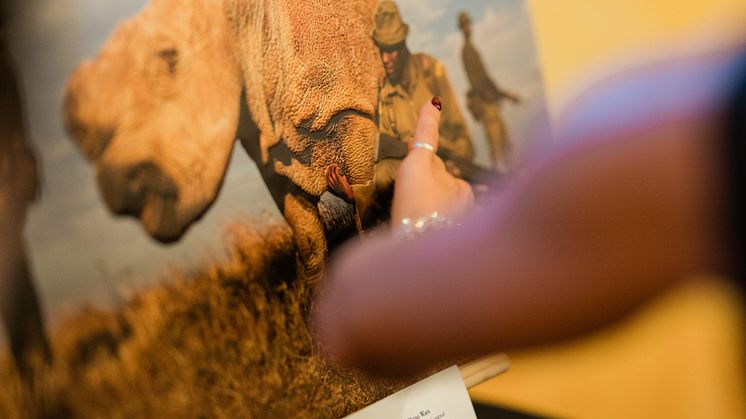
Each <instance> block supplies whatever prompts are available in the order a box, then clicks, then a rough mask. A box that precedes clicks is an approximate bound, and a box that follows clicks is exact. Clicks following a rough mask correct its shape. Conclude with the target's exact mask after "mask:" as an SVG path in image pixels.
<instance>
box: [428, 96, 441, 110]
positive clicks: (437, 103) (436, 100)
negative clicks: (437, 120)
mask: <svg viewBox="0 0 746 419" xmlns="http://www.w3.org/2000/svg"><path fill="white" fill-rule="evenodd" d="M430 103H432V104H433V106H435V109H437V110H439V111H442V110H443V100H442V99H441V98H440V96H435V97H433V100H431V101H430Z"/></svg>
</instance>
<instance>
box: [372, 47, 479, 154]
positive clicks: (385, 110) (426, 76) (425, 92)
mask: <svg viewBox="0 0 746 419" xmlns="http://www.w3.org/2000/svg"><path fill="white" fill-rule="evenodd" d="M404 71H405V72H409V77H410V78H409V80H410V85H409V89H405V88H404V86H402V85H401V84H397V85H392V84H391V83H390V82H389V80H388V79H387V78H386V79H384V81H383V86H382V87H381V96H380V105H379V108H378V112H379V118H380V119H379V129H380V132H381V134H382V135H387V136H389V137H393V138H398V139H399V140H401V141H404V142H407V141H409V139H410V138H412V136H413V135H414V132H415V127H416V124H417V116H418V113H419V110H420V108H421V107H422V105H423V104H425V103H426V102H429V101H430V100H431V99H432V98H433V96H440V97H441V98H442V99H443V114H442V116H441V120H440V129H439V131H440V148H441V149H443V150H444V151H446V152H448V153H450V154H451V155H453V156H456V157H461V158H464V159H467V160H471V159H473V157H474V147H473V146H472V142H471V138H470V136H469V131H468V129H467V128H466V123H465V121H464V116H463V115H462V114H461V111H460V110H459V106H458V102H457V100H456V95H455V94H454V93H453V88H452V87H451V83H450V82H449V81H448V76H447V75H446V72H445V68H444V67H443V64H442V63H441V62H440V61H438V60H436V59H435V58H433V57H430V56H428V55H425V54H412V56H411V57H410V60H409V62H408V63H407V65H406V67H405V69H404Z"/></svg>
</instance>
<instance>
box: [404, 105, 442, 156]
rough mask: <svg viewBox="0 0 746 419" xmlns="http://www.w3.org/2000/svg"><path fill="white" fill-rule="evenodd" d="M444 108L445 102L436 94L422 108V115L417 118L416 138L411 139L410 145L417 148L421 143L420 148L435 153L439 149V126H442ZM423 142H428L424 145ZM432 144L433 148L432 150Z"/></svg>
mask: <svg viewBox="0 0 746 419" xmlns="http://www.w3.org/2000/svg"><path fill="white" fill-rule="evenodd" d="M441 109H443V102H442V100H441V99H440V98H439V97H438V96H435V97H434V98H433V99H432V100H431V101H430V102H428V103H426V104H425V105H424V106H423V107H422V109H421V110H420V116H419V118H418V119H417V129H416V130H415V134H414V139H413V141H410V146H411V147H414V148H415V149H416V148H417V147H418V146H417V145H416V144H418V143H419V144H420V145H419V147H420V148H424V149H427V151H430V152H432V153H433V154H435V151H436V150H437V149H438V140H439V134H438V127H439V126H440V111H441ZM423 144H426V145H424V146H423ZM427 145H429V146H431V147H432V149H431V150H430V147H428V146H427Z"/></svg>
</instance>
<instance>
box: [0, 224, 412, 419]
mask: <svg viewBox="0 0 746 419" xmlns="http://www.w3.org/2000/svg"><path fill="white" fill-rule="evenodd" d="M228 236H229V239H228V244H227V249H228V252H229V256H228V257H227V258H226V259H225V260H223V261H220V262H219V263H218V262H216V263H212V264H209V266H205V267H204V269H202V270H200V271H198V272H192V273H188V272H184V271H180V270H172V272H170V274H169V276H168V278H167V280H165V281H164V283H163V284H161V285H158V286H156V287H153V288H151V289H148V290H145V291H142V292H139V293H137V294H136V295H133V296H132V297H131V298H129V299H128V301H127V303H126V304H124V305H123V306H122V307H120V308H118V309H115V310H101V309H93V308H88V309H84V310H81V311H80V312H79V313H78V314H76V315H75V316H73V317H72V318H71V319H69V320H68V321H66V322H64V324H63V325H62V326H61V327H59V328H57V329H56V330H53V331H52V332H51V337H52V345H53V351H54V364H53V366H52V367H50V368H48V369H47V371H45V372H44V373H43V374H40V375H39V378H38V379H37V380H36V384H35V386H34V387H35V388H34V390H33V391H32V392H27V391H25V390H24V386H22V385H21V382H20V380H19V379H18V377H17V376H16V375H15V373H14V370H13V368H12V367H11V364H10V362H9V360H8V358H7V356H5V357H3V358H2V360H0V389H2V391H0V417H4V418H14V417H33V416H38V417H85V418H100V417H108V418H140V417H159V418H171V417H180V418H181V417H231V418H232V417H256V418H305V417H309V418H326V417H329V418H331V417H340V416H343V415H345V414H348V413H351V412H353V411H355V410H357V409H359V408H361V407H362V406H364V405H366V404H369V403H371V402H372V401H375V400H377V399H380V398H382V397H384V396H385V395H387V394H389V393H391V392H392V391H393V390H394V389H395V388H396V387H398V386H399V384H397V383H383V382H372V381H370V380H368V379H366V378H364V377H362V376H360V375H358V374H356V373H353V372H350V371H345V370H342V369H340V368H338V367H336V366H334V365H330V364H328V363H326V362H325V361H324V360H323V359H322V358H321V357H320V356H319V355H318V351H317V350H316V348H315V346H314V343H313V341H312V337H311V335H310V334H309V331H308V327H307V325H306V320H307V311H308V308H309V307H308V301H309V296H310V294H311V292H312V290H311V289H309V287H308V286H307V284H306V281H303V280H302V279H296V275H295V251H294V247H293V244H292V238H291V233H290V230H289V229H288V228H287V227H286V226H285V225H284V224H280V223H279V222H276V221H273V222H270V223H267V222H252V223H247V224H240V225H238V224H237V225H234V226H232V227H230V228H229V229H228ZM32 393H33V395H30V394H32Z"/></svg>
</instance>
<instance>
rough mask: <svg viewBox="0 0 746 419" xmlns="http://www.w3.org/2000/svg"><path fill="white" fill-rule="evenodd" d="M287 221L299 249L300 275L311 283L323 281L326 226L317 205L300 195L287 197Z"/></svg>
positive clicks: (285, 206)
mask: <svg viewBox="0 0 746 419" xmlns="http://www.w3.org/2000/svg"><path fill="white" fill-rule="evenodd" d="M284 204H285V205H284V208H285V213H284V215H285V219H286V220H287V222H288V224H290V228H291V229H292V230H293V236H294V238H295V245H296V248H297V249H298V262H299V265H300V267H299V268H300V269H299V273H300V274H301V277H302V278H303V279H305V280H308V281H310V282H311V283H316V282H319V281H320V280H321V276H322V274H323V272H324V266H325V265H326V254H327V242H326V234H325V232H324V225H323V224H322V222H321V217H320V215H319V210H318V208H317V206H316V204H315V203H312V202H310V201H308V200H307V199H305V198H303V197H301V196H298V195H291V194H288V195H285V202H284Z"/></svg>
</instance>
